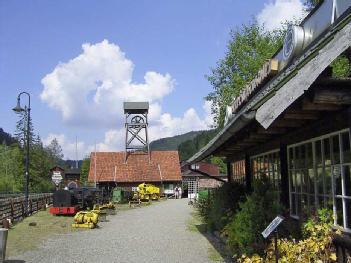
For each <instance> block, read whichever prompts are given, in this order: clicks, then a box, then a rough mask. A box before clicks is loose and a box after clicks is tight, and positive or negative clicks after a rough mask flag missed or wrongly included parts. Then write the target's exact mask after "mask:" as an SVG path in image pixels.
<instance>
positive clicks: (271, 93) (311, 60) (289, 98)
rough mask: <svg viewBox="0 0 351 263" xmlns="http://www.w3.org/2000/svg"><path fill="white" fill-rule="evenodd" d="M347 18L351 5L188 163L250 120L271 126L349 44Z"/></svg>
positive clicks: (350, 17) (350, 29) (213, 149)
mask: <svg viewBox="0 0 351 263" xmlns="http://www.w3.org/2000/svg"><path fill="white" fill-rule="evenodd" d="M350 21H351V8H348V9H347V10H346V11H345V12H344V14H343V15H342V16H341V17H339V18H338V20H337V21H335V23H334V24H333V25H332V26H330V27H329V28H328V30H326V31H325V32H324V33H323V34H322V35H321V36H320V37H319V38H318V39H317V40H316V41H315V42H314V43H313V44H312V45H311V46H309V48H308V49H307V50H306V51H305V52H304V53H303V54H302V55H301V56H300V57H299V58H298V59H296V60H294V61H293V62H292V63H291V64H289V65H288V66H287V67H286V68H285V69H283V70H282V71H281V72H279V74H278V75H277V76H276V77H274V78H273V79H272V80H271V81H269V82H268V83H267V84H266V85H264V86H263V87H262V88H261V89H260V91H258V93H257V94H255V95H254V96H253V97H252V98H251V99H250V100H249V101H248V102H247V103H246V104H245V105H244V106H243V107H242V108H241V109H240V111H239V112H238V113H236V114H235V115H234V116H233V117H232V119H230V120H229V121H228V123H227V124H226V126H225V127H224V128H223V129H222V130H220V131H219V133H218V134H217V135H216V136H215V137H214V138H213V139H212V140H211V141H210V142H209V143H208V144H207V145H206V146H205V147H203V148H202V149H201V150H200V151H199V152H197V153H196V154H195V155H193V156H192V157H191V158H190V159H189V160H188V163H196V162H199V161H201V160H203V159H205V158H207V157H208V156H210V155H213V154H214V153H215V152H216V151H217V150H218V149H219V148H220V147H223V145H224V144H226V143H228V140H229V139H230V138H232V137H233V136H234V135H236V134H237V133H238V132H240V131H241V130H242V129H243V128H245V127H246V126H247V125H249V124H250V123H256V124H257V123H258V124H259V125H260V126H262V127H263V128H261V129H267V128H269V127H271V125H272V123H273V122H274V121H276V120H277V119H278V118H279V117H280V116H281V115H282V113H283V112H284V111H285V110H286V109H287V108H289V106H291V105H292V104H293V103H294V102H295V101H296V100H298V99H299V98H300V97H301V96H302V95H303V94H304V93H305V92H306V91H308V90H309V89H310V87H311V86H312V84H313V83H314V82H315V81H316V79H317V78H318V77H319V76H320V75H321V73H322V72H323V71H324V70H325V69H326V68H327V67H328V66H329V65H330V64H331V62H332V61H333V60H334V59H335V58H337V57H338V56H339V55H340V54H341V53H343V52H344V51H345V50H346V49H347V48H349V47H350V46H351V23H350ZM301 114H304V115H301V116H303V117H304V118H305V117H308V116H307V115H306V114H305V112H304V113H301ZM316 116H317V115H314V116H312V115H311V116H310V117H311V118H315V117H316ZM276 131H277V133H283V132H284V129H280V130H279V127H278V128H277V129H276ZM263 133H264V131H263ZM238 149H239V150H240V148H238Z"/></svg>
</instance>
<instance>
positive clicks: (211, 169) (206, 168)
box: [181, 162, 226, 176]
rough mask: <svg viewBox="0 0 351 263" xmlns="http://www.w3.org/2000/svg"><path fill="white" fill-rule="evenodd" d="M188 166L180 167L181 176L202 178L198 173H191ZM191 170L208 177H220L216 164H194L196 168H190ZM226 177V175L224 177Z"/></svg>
mask: <svg viewBox="0 0 351 263" xmlns="http://www.w3.org/2000/svg"><path fill="white" fill-rule="evenodd" d="M190 166H191V165H189V164H185V165H182V167H181V172H182V176H202V175H201V174H200V173H198V172H195V171H191V170H190ZM192 168H193V169H196V170H199V171H201V172H204V173H206V174H208V175H210V176H220V174H219V167H218V165H216V164H212V163H207V162H199V163H197V164H196V167H192ZM225 176H226V175H225Z"/></svg>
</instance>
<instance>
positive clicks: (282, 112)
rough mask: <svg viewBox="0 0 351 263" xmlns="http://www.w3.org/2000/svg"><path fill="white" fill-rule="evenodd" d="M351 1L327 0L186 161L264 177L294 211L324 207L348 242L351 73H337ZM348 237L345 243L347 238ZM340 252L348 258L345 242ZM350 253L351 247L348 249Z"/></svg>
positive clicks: (241, 176) (247, 180)
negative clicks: (218, 162) (216, 160)
mask: <svg viewBox="0 0 351 263" xmlns="http://www.w3.org/2000/svg"><path fill="white" fill-rule="evenodd" d="M350 6H351V1H343V0H340V1H339V0H336V1H331V0H330V1H328V0H326V1H323V2H322V4H320V5H319V6H318V7H317V8H316V9H315V10H313V11H312V12H311V13H310V14H309V15H308V16H307V17H306V19H305V20H304V21H303V22H302V23H301V24H300V25H299V26H292V27H290V28H289V30H288V32H287V35H286V38H285V43H284V47H283V48H282V49H281V50H279V51H278V52H277V53H276V54H275V55H274V56H273V57H272V59H271V60H270V61H268V62H267V63H266V64H265V65H264V67H263V69H262V70H261V71H260V72H259V73H258V75H257V78H255V79H254V80H253V81H252V82H251V83H249V84H248V86H247V88H246V89H245V90H243V91H242V93H241V94H240V95H239V96H238V97H237V98H236V99H235V100H234V101H233V104H232V105H231V106H230V107H228V110H227V116H226V124H225V126H224V128H223V129H222V130H221V131H220V132H219V133H218V134H217V135H216V137H215V138H214V139H213V140H212V141H211V142H210V143H209V144H208V145H206V146H205V147H204V148H203V149H201V150H200V151H199V152H198V153H196V154H195V155H194V156H193V157H191V158H190V159H189V160H188V162H189V163H191V164H194V163H197V162H199V161H201V160H203V159H204V158H206V157H208V156H210V155H216V156H222V157H225V158H226V160H227V165H228V171H229V173H228V179H229V180H231V181H237V182H240V183H243V184H245V185H246V187H247V188H248V190H251V188H252V181H253V180H254V179H258V180H259V179H260V178H262V177H267V178H269V180H270V181H271V183H272V184H273V185H274V186H275V188H276V189H277V191H279V192H280V195H281V202H282V203H283V204H284V205H285V206H286V207H288V208H290V216H291V217H292V218H295V219H297V220H298V219H299V218H301V217H302V216H304V215H305V214H307V215H308V214H310V213H311V212H313V211H315V210H316V209H318V208H322V207H327V208H329V209H331V210H332V211H333V213H334V216H335V221H334V224H335V227H336V228H340V229H341V230H342V231H343V233H344V234H345V240H344V241H343V243H342V244H344V245H345V244H350V239H349V238H348V234H349V233H351V151H350V148H351V146H350V142H351V140H350V128H351V78H350V77H346V78H335V77H333V72H332V67H331V63H332V62H333V61H334V60H335V59H336V58H337V57H339V56H340V55H344V56H345V57H347V58H348V59H349V61H351V55H350V54H351V50H350V46H351V8H350ZM347 240H348V241H347ZM342 244H341V248H340V249H341V250H340V251H338V256H339V260H340V262H346V260H345V255H346V254H345V253H346V252H345V251H346V250H345V247H342V246H343V245H342ZM348 253H350V251H349V252H348Z"/></svg>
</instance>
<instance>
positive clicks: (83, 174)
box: [80, 157, 90, 185]
mask: <svg viewBox="0 0 351 263" xmlns="http://www.w3.org/2000/svg"><path fill="white" fill-rule="evenodd" d="M89 169H90V158H88V157H86V158H84V160H83V162H82V168H81V171H80V182H81V184H82V185H85V184H86V183H87V182H88V176H89Z"/></svg>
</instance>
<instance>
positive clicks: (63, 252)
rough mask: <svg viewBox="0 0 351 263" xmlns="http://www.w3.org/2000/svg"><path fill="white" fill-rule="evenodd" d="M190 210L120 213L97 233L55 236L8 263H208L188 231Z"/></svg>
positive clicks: (181, 204)
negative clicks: (19, 261) (22, 261)
mask: <svg viewBox="0 0 351 263" xmlns="http://www.w3.org/2000/svg"><path fill="white" fill-rule="evenodd" d="M191 211H192V207H191V206H188V204H187V200H186V199H182V200H167V201H161V202H159V203H156V204H153V205H151V206H149V207H143V208H138V209H132V210H127V211H122V212H120V213H117V215H114V216H109V217H108V219H109V222H101V223H100V226H101V227H100V228H99V229H93V230H88V231H79V232H74V233H70V234H64V235H57V236H55V238H51V239H49V240H46V241H45V242H43V244H41V245H40V247H39V248H38V249H37V250H35V251H30V252H27V253H25V254H24V255H22V256H18V257H16V258H12V260H24V262H26V263H29V262H33V263H42V262H50V263H51V262H52V263H56V262H59V263H63V262H70V263H71V262H99V263H100V262H108V263H111V262H121V263H122V262H128V263H131V262H138V263H142V262H163V263H165V262H192V263H194V262H196V263H197V262H211V261H210V260H209V249H210V248H211V244H210V243H209V242H208V241H207V239H206V238H205V237H204V236H203V235H201V234H200V233H199V232H196V231H190V230H189V229H188V224H189V220H190V218H191V214H190V213H191ZM12 260H10V262H11V261H12ZM13 262H15V261H13Z"/></svg>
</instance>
